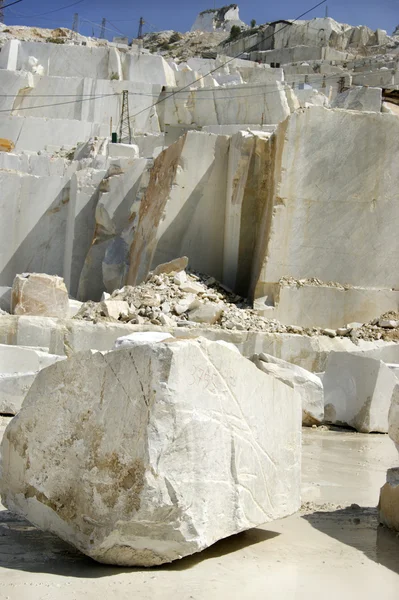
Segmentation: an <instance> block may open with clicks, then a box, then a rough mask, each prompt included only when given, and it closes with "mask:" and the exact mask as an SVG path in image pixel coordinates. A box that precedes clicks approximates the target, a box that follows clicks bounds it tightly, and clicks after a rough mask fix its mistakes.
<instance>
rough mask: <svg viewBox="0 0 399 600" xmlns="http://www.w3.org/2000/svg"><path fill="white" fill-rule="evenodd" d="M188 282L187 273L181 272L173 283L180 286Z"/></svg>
mask: <svg viewBox="0 0 399 600" xmlns="http://www.w3.org/2000/svg"><path fill="white" fill-rule="evenodd" d="M186 281H187V273H186V272H185V271H179V272H178V273H176V275H175V276H174V277H173V283H175V284H176V285H179V286H181V285H183V284H184V283H186Z"/></svg>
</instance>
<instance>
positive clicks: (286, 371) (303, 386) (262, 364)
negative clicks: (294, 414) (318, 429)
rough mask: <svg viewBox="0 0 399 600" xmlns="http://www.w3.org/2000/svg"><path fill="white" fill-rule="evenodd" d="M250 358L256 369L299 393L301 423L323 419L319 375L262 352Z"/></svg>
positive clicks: (322, 394) (321, 389)
mask: <svg viewBox="0 0 399 600" xmlns="http://www.w3.org/2000/svg"><path fill="white" fill-rule="evenodd" d="M251 360H252V362H254V363H255V365H256V366H257V367H258V369H261V371H263V372H264V373H268V374H269V375H273V376H274V377H276V378H277V379H279V380H280V381H283V382H284V383H286V384H287V385H289V386H290V387H292V388H293V389H294V390H295V391H296V392H297V393H298V394H299V395H300V397H301V405H302V425H306V426H311V425H319V424H320V423H321V422H322V421H323V420H324V392H323V384H322V382H321V379H320V377H318V376H317V375H315V374H314V373H311V372H310V371H306V369H302V367H298V366H297V365H294V364H292V363H289V362H286V361H285V360H281V359H279V358H276V357H275V356H271V355H270V354H265V353H264V352H261V353H260V354H254V356H253V357H252V358H251Z"/></svg>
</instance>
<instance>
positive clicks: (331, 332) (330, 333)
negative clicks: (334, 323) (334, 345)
mask: <svg viewBox="0 0 399 600" xmlns="http://www.w3.org/2000/svg"><path fill="white" fill-rule="evenodd" d="M323 333H324V335H328V336H329V337H331V338H334V337H336V335H337V332H336V330H335V329H323Z"/></svg>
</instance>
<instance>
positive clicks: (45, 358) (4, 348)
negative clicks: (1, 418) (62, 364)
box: [0, 344, 65, 415]
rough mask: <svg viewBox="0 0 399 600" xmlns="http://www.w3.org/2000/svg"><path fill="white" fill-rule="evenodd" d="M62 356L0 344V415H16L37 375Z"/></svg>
mask: <svg viewBox="0 0 399 600" xmlns="http://www.w3.org/2000/svg"><path fill="white" fill-rule="evenodd" d="M64 358H65V357H64V356H57V355H54V354H48V353H47V352H42V351H41V350H37V349H34V348H23V347H21V346H9V345H5V344H0V413H2V414H9V415H16V414H17V412H18V411H19V410H20V409H21V406H22V403H23V401H24V400H25V397H26V394H27V393H28V391H29V389H30V386H31V385H32V383H33V381H34V380H35V377H36V375H37V373H38V372H39V371H40V370H41V369H44V368H45V367H48V366H50V365H52V364H54V363H55V362H58V361H60V360H63V359H64Z"/></svg>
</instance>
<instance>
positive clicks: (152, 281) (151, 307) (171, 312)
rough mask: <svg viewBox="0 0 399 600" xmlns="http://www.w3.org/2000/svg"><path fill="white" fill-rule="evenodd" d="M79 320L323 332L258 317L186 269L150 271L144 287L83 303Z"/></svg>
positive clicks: (219, 286)
mask: <svg viewBox="0 0 399 600" xmlns="http://www.w3.org/2000/svg"><path fill="white" fill-rule="evenodd" d="M74 318H75V319H85V320H87V321H92V322H98V321H102V320H109V321H115V320H116V321H122V322H125V323H127V322H128V323H132V324H137V325H141V324H148V323H150V324H152V325H164V326H167V327H175V326H183V327H198V326H200V325H201V324H204V323H206V324H208V325H213V326H215V327H219V328H223V329H230V330H232V329H235V330H240V331H267V332H272V333H306V334H308V335H315V334H317V333H320V332H321V330H320V329H317V328H314V329H313V330H304V329H303V328H302V327H295V326H289V325H288V326H285V325H282V324H281V323H279V322H278V321H275V320H273V319H266V318H265V317H262V316H260V315H258V314H257V312H256V310H254V309H252V308H251V305H250V304H249V303H248V301H247V300H246V299H245V298H242V297H241V296H239V295H237V294H235V293H234V292H232V291H231V290H229V289H228V288H227V287H225V286H223V285H222V284H221V283H219V282H218V281H216V279H215V278H214V277H210V276H208V275H203V274H200V273H196V272H190V273H187V272H186V271H178V272H172V273H160V274H154V273H150V275H149V276H148V278H147V281H146V282H145V283H143V284H141V285H137V286H134V287H133V286H129V285H127V286H125V287H123V288H122V289H120V290H115V291H114V292H113V293H112V294H111V295H108V294H104V296H103V300H102V301H101V302H92V301H88V302H86V303H84V304H83V306H82V307H81V309H80V310H79V312H78V313H77V314H76V315H75V317H74Z"/></svg>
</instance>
